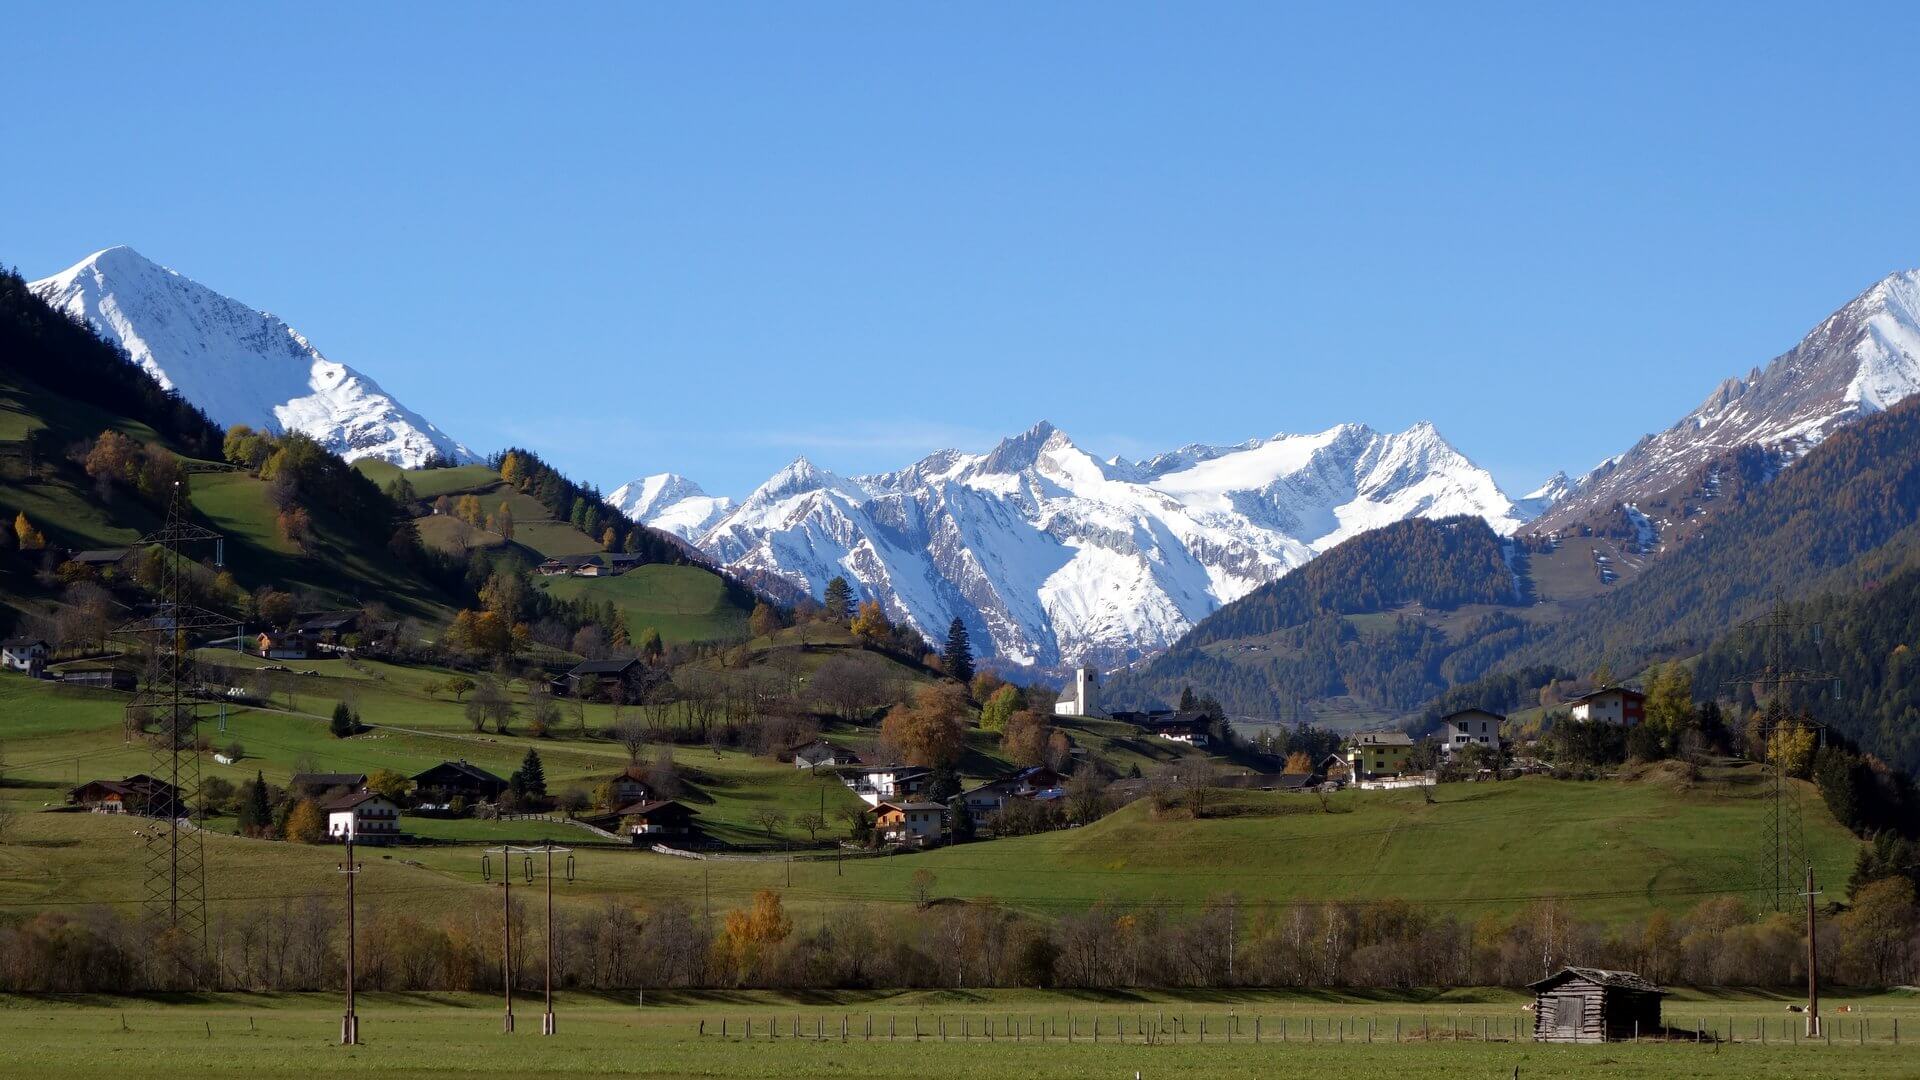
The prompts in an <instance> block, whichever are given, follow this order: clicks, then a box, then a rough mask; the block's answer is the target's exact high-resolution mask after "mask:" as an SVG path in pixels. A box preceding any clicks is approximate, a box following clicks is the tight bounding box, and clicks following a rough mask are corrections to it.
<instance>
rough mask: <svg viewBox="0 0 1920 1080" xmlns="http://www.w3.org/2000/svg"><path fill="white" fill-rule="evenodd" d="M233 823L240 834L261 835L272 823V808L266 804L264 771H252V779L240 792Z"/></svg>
mask: <svg viewBox="0 0 1920 1080" xmlns="http://www.w3.org/2000/svg"><path fill="white" fill-rule="evenodd" d="M235 824H236V825H237V826H238V828H239V830H240V835H242V836H263V835H265V834H266V831H267V829H268V828H269V827H271V826H272V825H273V808H272V807H271V806H269V805H268V804H267V778H266V775H265V774H264V773H259V772H256V773H254V774H253V781H252V782H251V783H249V784H248V785H247V789H246V791H245V792H243V793H242V794H241V797H240V810H239V813H237V814H236V815H235Z"/></svg>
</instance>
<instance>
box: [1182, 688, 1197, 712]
mask: <svg viewBox="0 0 1920 1080" xmlns="http://www.w3.org/2000/svg"><path fill="white" fill-rule="evenodd" d="M1198 704H1199V703H1198V702H1196V701H1195V700H1194V698H1193V687H1191V686H1189V687H1186V688H1184V689H1182V690H1181V691H1180V711H1181V712H1192V711H1193V710H1194V708H1195V707H1196V706H1197V705H1198Z"/></svg>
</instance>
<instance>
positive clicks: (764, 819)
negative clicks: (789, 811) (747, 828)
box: [753, 807, 787, 840]
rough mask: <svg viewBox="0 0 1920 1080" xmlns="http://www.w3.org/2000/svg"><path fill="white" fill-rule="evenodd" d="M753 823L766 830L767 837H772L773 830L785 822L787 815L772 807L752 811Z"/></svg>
mask: <svg viewBox="0 0 1920 1080" xmlns="http://www.w3.org/2000/svg"><path fill="white" fill-rule="evenodd" d="M753 823H754V824H755V825H758V826H760V827H761V828H762V829H765V830H766V831H767V839H769V840H771V839H773V834H774V832H775V830H777V829H779V828H780V826H782V825H785V824H786V823H787V815H785V814H783V813H781V812H780V811H778V810H775V809H773V808H772V807H767V808H766V809H762V810H755V811H754V812H753Z"/></svg>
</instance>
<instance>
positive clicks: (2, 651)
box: [0, 638, 53, 675]
mask: <svg viewBox="0 0 1920 1080" xmlns="http://www.w3.org/2000/svg"><path fill="white" fill-rule="evenodd" d="M52 652H53V646H51V645H48V644H47V643H46V642H44V641H42V640H40V639H39V638H8V639H7V640H5V641H0V668H11V669H13V670H14V671H24V672H26V673H27V674H29V675H38V674H39V673H40V671H41V670H42V669H43V668H45V667H46V665H47V657H48V656H49V655H50V654H51V653H52Z"/></svg>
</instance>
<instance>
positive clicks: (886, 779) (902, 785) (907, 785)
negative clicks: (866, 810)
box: [841, 765, 932, 806]
mask: <svg viewBox="0 0 1920 1080" xmlns="http://www.w3.org/2000/svg"><path fill="white" fill-rule="evenodd" d="M841 779H842V780H843V781H844V782H845V783H846V785H847V786H848V787H849V788H852V789H853V793H854V794H855V795H858V796H860V800H861V801H862V802H864V803H866V804H867V805H868V806H879V805H880V803H881V801H882V800H884V799H903V798H906V797H907V796H909V795H917V794H919V793H920V791H921V790H922V789H924V788H925V787H926V786H927V782H928V781H929V780H930V779H932V774H931V773H929V772H928V771H927V770H925V769H923V768H921V767H920V766H918V765H868V766H866V767H864V768H859V769H854V770H852V771H849V772H847V773H846V774H844V775H843V776H842V777H841Z"/></svg>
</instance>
